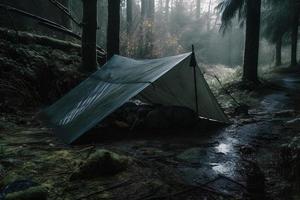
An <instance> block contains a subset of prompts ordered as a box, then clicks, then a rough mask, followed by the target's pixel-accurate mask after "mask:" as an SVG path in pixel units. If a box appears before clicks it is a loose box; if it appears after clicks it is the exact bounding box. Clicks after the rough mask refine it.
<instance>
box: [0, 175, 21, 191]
mask: <svg viewBox="0 0 300 200" xmlns="http://www.w3.org/2000/svg"><path fill="white" fill-rule="evenodd" d="M22 178H23V177H21V176H20V175H17V174H16V173H14V172H12V173H8V174H7V175H5V176H4V177H3V179H2V180H1V181H0V188H1V187H4V186H6V185H8V184H10V183H12V182H14V181H17V180H21V179H22Z"/></svg>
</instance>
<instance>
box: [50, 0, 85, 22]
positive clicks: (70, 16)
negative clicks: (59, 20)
mask: <svg viewBox="0 0 300 200" xmlns="http://www.w3.org/2000/svg"><path fill="white" fill-rule="evenodd" d="M49 1H50V3H52V4H53V5H54V6H55V7H56V8H58V9H59V10H60V11H62V12H63V13H64V14H65V15H66V16H67V17H68V18H70V20H72V21H73V22H74V23H75V24H76V25H77V26H79V27H81V23H80V22H78V21H77V20H76V19H75V18H74V17H73V16H72V15H71V13H70V12H69V10H68V9H67V8H66V7H65V6H64V5H62V4H61V3H60V2H58V1H56V0H49Z"/></svg>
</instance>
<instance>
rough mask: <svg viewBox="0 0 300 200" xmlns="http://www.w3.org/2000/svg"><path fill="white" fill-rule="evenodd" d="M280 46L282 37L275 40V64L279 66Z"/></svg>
mask: <svg viewBox="0 0 300 200" xmlns="http://www.w3.org/2000/svg"><path fill="white" fill-rule="evenodd" d="M281 48H282V37H280V38H279V39H278V41H277V42H276V62H275V65H276V66H279V65H281V64H282V63H281Z"/></svg>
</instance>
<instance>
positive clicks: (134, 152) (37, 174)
mask: <svg viewBox="0 0 300 200" xmlns="http://www.w3.org/2000/svg"><path fill="white" fill-rule="evenodd" d="M299 77H300V76H298V77H297V76H296V75H291V74H285V75H280V76H278V77H277V78H276V79H275V80H274V82H275V83H276V84H278V85H280V86H281V87H276V88H275V89H266V90H265V91H264V92H265V93H267V95H260V96H259V97H258V98H259V105H258V106H256V107H255V109H254V108H253V109H251V110H250V111H249V113H250V115H249V116H244V117H236V118H235V119H234V123H233V124H232V125H230V126H228V127H226V128H222V129H220V130H218V131H214V132H209V133H207V132H197V133H196V134H192V135H191V134H190V133H182V134H181V136H175V137H174V136H170V135H169V136H165V137H155V138H153V137H152V138H151V139H145V138H140V139H130V140H129V139H125V140H119V141H114V142H103V143H102V144H96V145H88V146H75V147H70V146H65V145H63V144H62V143H60V141H58V140H57V139H56V138H55V137H54V136H52V134H50V133H49V131H48V130H47V129H44V128H41V127H35V128H33V126H35V125H34V119H32V118H31V117H30V116H29V117H23V118H22V119H23V122H22V123H23V125H15V124H14V123H9V122H8V121H12V120H11V119H9V118H4V119H2V120H1V121H2V122H1V123H4V124H5V125H3V127H2V129H1V134H0V139H1V154H0V161H1V165H0V167H1V168H0V172H1V171H2V174H1V175H2V181H1V184H2V186H3V185H4V184H5V183H7V182H9V181H7V180H5V181H4V179H8V178H7V177H13V178H12V179H11V180H13V179H14V178H16V177H22V178H23V179H24V178H26V179H27V178H28V179H33V180H34V181H36V182H38V183H40V184H43V185H45V186H46V187H47V190H48V193H49V199H74V197H76V198H79V199H84V198H80V197H83V196H87V195H88V194H89V193H91V192H92V191H99V190H103V188H109V187H108V186H109V185H114V184H116V183H120V182H123V181H124V180H130V184H125V186H123V187H121V188H116V189H114V190H111V191H105V192H101V193H99V194H95V195H91V196H89V197H88V198H86V199H100V198H101V199H151V198H153V199H155V198H154V197H160V198H161V199H167V198H171V197H172V198H175V199H176V198H177V199H205V198H207V199H224V198H225V199H246V198H248V197H250V196H251V197H252V199H267V198H269V199H293V198H294V199H297V196H296V195H297V194H299V192H298V190H295V188H294V186H293V184H292V182H291V181H290V180H288V179H287V178H286V177H285V176H284V175H282V174H281V173H279V172H278V164H277V163H280V152H281V147H282V145H283V144H286V143H289V142H290V141H291V139H292V138H294V137H295V136H297V132H296V131H294V130H290V129H286V128H285V127H284V124H285V122H286V121H288V120H290V119H293V118H295V115H297V113H298V112H299V111H300V109H299V107H298V106H297V101H298V100H299V99H300V96H299V95H296V94H298V93H297V91H299V90H300V78H299ZM287 109H291V110H292V111H293V112H294V113H295V114H291V113H290V114H275V113H277V112H279V111H282V110H287ZM19 121H20V120H19ZM18 123H19V122H18ZM100 148H106V149H110V150H113V151H115V152H118V153H121V154H126V155H128V156H130V157H132V158H133V159H134V160H135V162H134V163H133V164H132V166H130V167H129V168H128V170H127V171H126V172H124V173H122V174H119V175H117V176H114V177H105V178H100V179H93V180H85V181H83V180H82V181H78V182H70V181H69V177H70V175H71V174H72V172H73V171H74V169H75V167H76V165H77V164H78V163H80V162H84V161H85V160H86V158H87V157H88V155H89V154H90V153H91V152H93V151H95V149H100ZM296 181H299V180H296ZM191 185H194V186H196V187H199V188H198V189H199V190H196V189H193V190H187V191H186V192H184V191H185V189H186V187H190V186H191ZM189 189H191V188H189ZM181 190H183V192H180V193H179V194H178V195H171V196H167V197H164V195H166V194H168V195H170V194H176V192H178V191H181ZM249 193H250V194H249Z"/></svg>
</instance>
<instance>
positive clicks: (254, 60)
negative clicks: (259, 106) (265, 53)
mask: <svg viewBox="0 0 300 200" xmlns="http://www.w3.org/2000/svg"><path fill="white" fill-rule="evenodd" d="M217 8H218V9H219V10H220V11H221V13H222V17H221V19H222V26H221V28H223V29H224V30H225V28H226V27H227V26H228V25H229V24H230V21H231V19H233V18H234V17H235V16H236V14H237V13H238V16H240V18H242V17H244V19H245V21H246V31H245V50H244V63H243V81H250V82H255V83H256V82H258V75H257V67H258V51H259V32H260V9H261V0H222V2H221V3H220V4H219V5H218V6H217Z"/></svg>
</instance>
